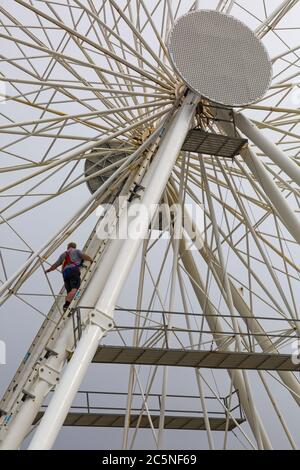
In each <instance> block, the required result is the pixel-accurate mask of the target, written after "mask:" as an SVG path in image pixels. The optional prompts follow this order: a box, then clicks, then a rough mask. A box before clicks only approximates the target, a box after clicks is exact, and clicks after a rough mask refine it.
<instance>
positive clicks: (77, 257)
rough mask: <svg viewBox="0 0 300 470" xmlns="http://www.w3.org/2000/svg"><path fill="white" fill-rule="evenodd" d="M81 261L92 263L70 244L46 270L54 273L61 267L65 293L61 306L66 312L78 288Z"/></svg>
mask: <svg viewBox="0 0 300 470" xmlns="http://www.w3.org/2000/svg"><path fill="white" fill-rule="evenodd" d="M83 261H90V262H92V261H93V260H92V258H91V257H90V256H89V255H87V254H86V253H83V252H82V251H80V250H77V245H76V243H73V242H71V243H69V244H68V246H67V251H65V252H64V253H62V254H61V255H60V257H59V258H58V260H57V261H56V263H54V264H53V265H52V266H50V268H49V269H47V270H46V273H50V272H51V271H55V269H57V268H58V267H59V266H62V275H63V278H64V284H65V288H66V291H67V296H66V299H65V303H64V306H63V309H64V311H66V310H67V308H68V307H69V305H70V304H71V302H72V300H73V298H74V297H75V295H76V292H77V291H78V289H79V287H80V282H81V279H80V267H81V266H82V263H83Z"/></svg>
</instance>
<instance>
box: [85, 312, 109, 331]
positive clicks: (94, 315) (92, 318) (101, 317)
mask: <svg viewBox="0 0 300 470" xmlns="http://www.w3.org/2000/svg"><path fill="white" fill-rule="evenodd" d="M88 321H89V323H90V324H92V325H97V326H99V327H100V328H101V330H103V331H109V330H111V329H112V328H113V327H114V322H113V319H112V317H111V316H109V315H106V314H105V313H103V312H100V311H99V310H93V311H92V312H91V313H90V314H89V319H88Z"/></svg>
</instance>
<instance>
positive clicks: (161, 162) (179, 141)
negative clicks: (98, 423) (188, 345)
mask: <svg viewBox="0 0 300 470" xmlns="http://www.w3.org/2000/svg"><path fill="white" fill-rule="evenodd" d="M199 99H200V98H199V97H198V96H196V95H194V94H193V93H191V92H189V93H188V95H187V97H186V98H185V100H184V103H183V105H182V107H181V108H180V109H179V110H178V112H177V114H176V116H175V117H174V119H173V121H172V122H171V124H170V126H169V128H168V129H167V130H165V134H164V135H163V137H162V140H161V145H160V147H159V149H158V151H157V153H156V156H155V158H154V161H153V163H152V164H151V166H150V169H149V172H148V173H147V174H146V176H145V178H144V180H143V182H142V184H143V186H144V187H145V192H144V195H143V197H142V198H141V204H142V206H143V208H144V209H145V210H147V212H148V214H149V217H145V214H140V216H138V217H137V224H139V226H140V231H139V234H140V236H139V237H138V238H137V239H135V238H127V239H126V240H124V242H123V244H122V247H121V249H120V251H119V253H118V257H117V259H116V261H115V263H114V265H113V267H112V269H111V272H110V273H109V275H108V277H107V279H106V283H105V285H104V288H103V291H102V293H101V295H100V296H99V299H98V301H97V302H96V305H95V309H94V311H93V313H92V314H93V315H95V316H96V317H97V318H98V319H99V322H100V323H101V318H102V319H104V323H105V321H106V320H107V321H109V319H111V321H112V317H113V312H114V308H115V304H116V302H117V299H118V296H119V294H120V291H121V289H122V287H123V285H124V282H125V281H126V278H127V275H128V272H129V270H130V268H131V266H132V264H133V262H134V259H135V257H136V253H137V251H138V249H139V246H140V243H141V241H142V239H144V238H145V237H146V234H147V230H148V227H149V222H150V220H151V219H152V217H153V215H154V214H155V210H156V207H155V205H157V204H158V203H159V201H160V199H161V197H162V194H163V191H164V189H165V187H166V184H167V182H168V179H169V177H170V175H171V172H172V169H173V167H174V164H175V163H176V160H177V157H178V155H179V152H180V150H181V148H182V145H183V143H184V140H185V138H186V135H187V132H188V130H189V128H190V126H191V123H192V120H193V118H194V115H195V112H196V107H197V104H198V102H199ZM149 219H150V220H149ZM123 223H125V224H126V220H122V219H121V220H120V229H121V230H122V224H123ZM98 292H99V291H98ZM100 323H98V324H96V323H92V324H91V325H89V326H88V327H87V329H86V331H85V334H84V335H83V337H82V338H81V340H80V341H79V343H78V346H77V349H76V351H75V354H74V355H73V357H72V359H71V361H70V363H69V365H68V366H67V368H66V371H65V373H64V375H63V377H62V379H61V382H60V384H59V385H58V387H57V389H56V391H55V392H54V396H53V398H52V400H51V402H50V404H49V406H48V408H47V411H46V413H45V415H44V417H43V418H42V421H41V423H40V425H39V427H38V429H37V431H36V433H35V436H34V438H33V440H32V442H31V444H30V446H29V449H31V450H36V449H49V448H51V447H52V445H53V443H54V441H55V438H56V436H57V434H58V432H59V430H60V428H61V426H62V424H63V422H64V420H65V418H66V415H67V413H68V410H69V408H70V406H71V404H72V401H73V399H74V397H75V395H76V393H77V390H78V388H79V386H80V383H81V380H82V378H83V376H84V374H85V372H86V371H87V368H88V366H89V364H90V362H91V360H92V358H93V356H94V354H95V352H96V350H97V347H98V343H99V340H100V339H101V338H102V336H103V334H104V332H105V328H102V327H101V324H100ZM78 351H80V354H79V353H78Z"/></svg>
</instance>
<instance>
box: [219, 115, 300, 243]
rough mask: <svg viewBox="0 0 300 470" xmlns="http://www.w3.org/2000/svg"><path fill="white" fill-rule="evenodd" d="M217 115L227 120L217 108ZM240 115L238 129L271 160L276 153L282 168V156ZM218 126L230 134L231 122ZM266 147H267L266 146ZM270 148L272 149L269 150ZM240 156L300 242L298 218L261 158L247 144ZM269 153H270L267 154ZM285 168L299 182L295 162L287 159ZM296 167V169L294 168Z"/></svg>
mask: <svg viewBox="0 0 300 470" xmlns="http://www.w3.org/2000/svg"><path fill="white" fill-rule="evenodd" d="M217 115H218V117H219V118H223V119H225V120H228V113H226V112H224V111H221V110H218V111H217ZM241 116H242V117H239V115H236V119H237V126H238V127H239V129H240V130H241V131H242V132H243V134H245V136H246V137H248V138H249V139H251V140H252V137H253V138H254V139H255V140H253V142H254V143H255V144H256V145H257V146H258V147H259V148H261V149H262V148H263V147H264V148H265V150H268V152H267V155H268V157H269V158H271V160H273V161H275V159H274V156H275V155H276V157H277V158H276V164H277V165H279V167H280V168H283V161H282V160H283V156H282V155H278V153H277V152H274V148H275V150H276V147H275V146H274V148H273V145H274V144H272V143H271V142H269V140H268V139H267V138H266V137H265V136H264V135H262V133H260V132H258V131H257V132H256V131H255V129H254V128H253V126H252V123H251V122H250V121H248V120H247V118H245V117H244V116H243V115H241ZM219 127H220V128H221V129H223V130H224V131H225V132H226V133H227V134H228V135H231V134H232V126H231V124H227V123H226V122H222V123H220V124H219ZM266 147H268V148H266ZM271 150H272V151H271ZM263 151H264V150H263ZM240 153H241V156H242V157H243V158H244V160H245V163H246V164H247V166H248V167H249V169H250V171H251V172H252V174H253V175H254V176H255V177H256V178H257V179H258V181H259V182H260V184H261V187H262V188H263V190H264V192H265V193H266V195H267V196H268V197H269V199H270V200H271V202H272V203H273V205H274V207H275V209H276V210H277V213H278V215H279V217H280V219H281V220H282V222H283V223H284V225H285V226H286V228H287V229H288V231H289V232H290V234H291V235H292V236H293V237H294V239H295V240H296V241H297V242H298V243H299V244H300V222H299V219H298V218H297V217H296V214H295V213H294V212H293V210H292V209H291V208H290V206H289V204H288V202H287V201H286V199H285V198H284V197H283V195H282V194H281V192H280V190H279V189H278V187H277V186H276V184H275V183H274V181H273V179H272V177H271V175H270V173H269V172H268V171H267V170H266V168H265V166H264V164H263V163H262V162H261V160H260V159H259V158H258V157H257V155H256V153H255V152H254V151H253V150H252V149H251V148H250V147H249V146H248V148H246V149H242V150H241V152H240ZM269 153H270V155H269ZM284 157H285V159H286V160H287V157H286V156H284ZM284 168H285V170H284V171H287V170H288V171H289V174H290V173H291V172H292V176H291V178H292V180H293V181H297V182H298V181H299V184H300V176H299V171H300V170H299V168H298V167H297V166H296V164H295V163H293V162H292V161H291V160H289V163H286V164H285V166H284ZM295 168H296V169H295Z"/></svg>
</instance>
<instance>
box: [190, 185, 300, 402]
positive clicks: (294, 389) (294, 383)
mask: <svg viewBox="0 0 300 470" xmlns="http://www.w3.org/2000/svg"><path fill="white" fill-rule="evenodd" d="M227 184H229V181H228V182H227ZM245 216H246V215H245ZM184 219H185V222H186V224H185V227H186V229H187V231H188V233H189V235H190V237H191V239H192V238H193V236H195V235H196V240H198V241H199V243H198V244H196V248H197V249H198V251H199V253H200V254H201V256H202V257H203V259H204V261H205V262H206V263H207V264H208V265H209V266H211V269H212V271H213V274H214V276H215V279H216V281H217V282H219V284H220V285H222V283H223V274H222V269H221V266H220V265H219V263H218V260H217V259H216V257H215V255H214V253H213V252H212V251H211V250H210V249H209V247H208V246H207V245H206V244H205V243H204V240H203V239H202V235H201V232H200V229H199V228H198V227H197V221H196V220H192V219H191V217H190V215H189V213H188V211H187V210H185V211H184ZM200 241H202V242H201V243H200ZM229 283H230V289H231V295H232V300H233V303H234V306H235V308H236V310H237V311H238V313H239V314H240V315H241V318H243V319H244V321H245V322H246V325H247V327H248V328H249V330H250V331H251V333H252V334H253V336H254V338H255V340H256V341H257V343H258V344H259V345H260V347H261V349H262V350H263V351H264V352H266V353H269V354H278V351H277V349H276V348H275V346H274V344H273V343H272V341H271V339H270V338H269V337H268V335H267V333H266V332H265V330H264V329H263V328H262V326H261V325H260V323H259V321H258V320H257V319H256V318H255V316H254V313H253V312H252V310H251V309H250V308H249V306H248V305H247V303H246V302H245V300H244V299H243V297H242V296H241V294H240V292H239V290H238V289H237V287H236V286H235V285H234V284H233V282H232V281H231V280H229ZM219 326H220V325H218V328H217V330H218V331H220V330H219ZM220 327H221V326H220ZM278 375H279V376H280V378H281V380H282V381H283V383H284V384H285V385H286V386H287V388H288V390H289V391H290V393H291V395H292V397H293V398H294V400H295V401H296V403H297V404H298V405H300V384H299V381H298V380H297V378H296V377H295V375H294V374H293V373H292V372H289V371H278Z"/></svg>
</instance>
